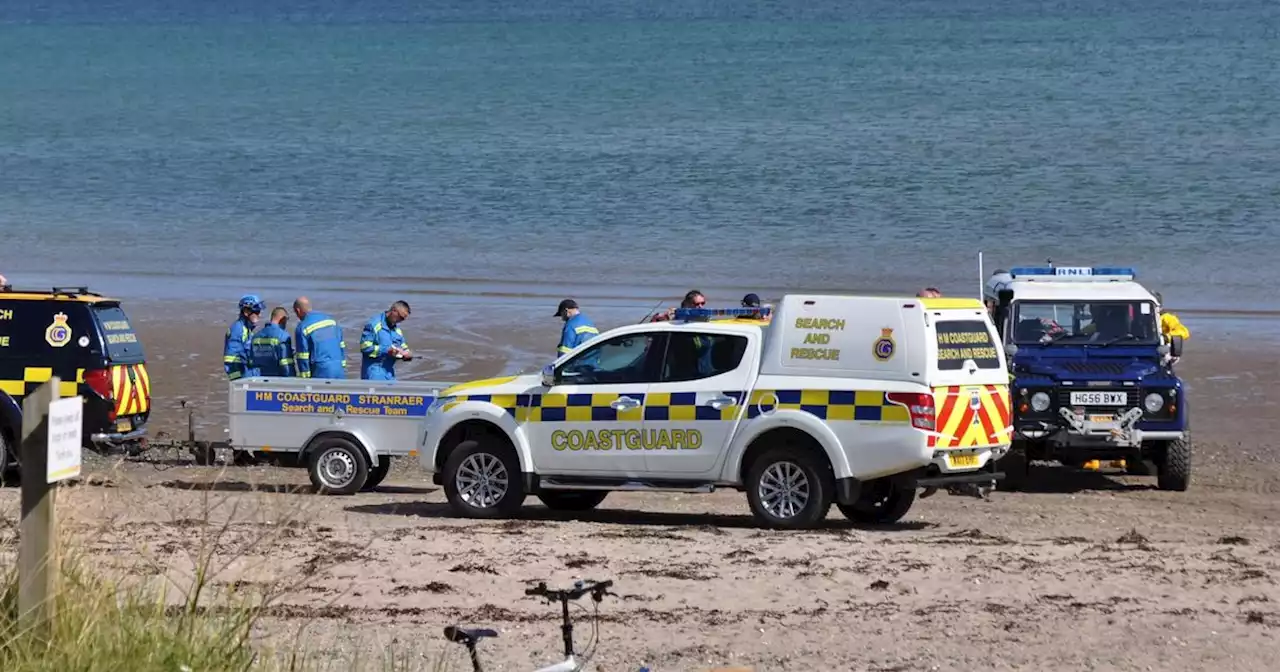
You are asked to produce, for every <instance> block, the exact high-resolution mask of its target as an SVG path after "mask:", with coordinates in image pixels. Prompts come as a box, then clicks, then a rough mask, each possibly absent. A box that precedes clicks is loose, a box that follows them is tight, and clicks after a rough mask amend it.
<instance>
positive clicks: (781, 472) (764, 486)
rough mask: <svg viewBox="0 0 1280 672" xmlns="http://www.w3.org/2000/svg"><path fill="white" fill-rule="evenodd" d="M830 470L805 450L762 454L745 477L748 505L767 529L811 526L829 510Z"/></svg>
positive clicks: (779, 450) (774, 451)
mask: <svg viewBox="0 0 1280 672" xmlns="http://www.w3.org/2000/svg"><path fill="white" fill-rule="evenodd" d="M832 481H833V479H832V477H831V474H830V470H829V469H827V468H826V465H825V464H819V462H818V460H817V459H815V457H814V456H813V455H811V454H810V453H809V452H808V451H804V450H800V449H792V448H778V449H774V450H770V451H768V452H767V453H765V454H764V455H761V456H760V457H759V458H758V459H757V460H756V461H755V463H754V464H752V465H751V471H750V473H749V474H748V477H747V502H748V503H749V504H750V505H751V513H752V514H754V515H755V517H756V520H757V521H759V522H760V523H762V524H764V525H765V526H768V527H778V528H788V529H800V528H806V527H813V526H814V525H816V524H817V523H819V522H820V521H821V520H822V519H823V518H826V517H827V511H829V510H830V509H831V493H832V492H833V491H834V489H835V488H834V484H833V482H832Z"/></svg>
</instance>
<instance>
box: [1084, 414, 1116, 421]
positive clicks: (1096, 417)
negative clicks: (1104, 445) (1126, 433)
mask: <svg viewBox="0 0 1280 672" xmlns="http://www.w3.org/2000/svg"><path fill="white" fill-rule="evenodd" d="M1115 419H1116V416H1114V415H1091V416H1089V422H1111V421H1112V420H1115Z"/></svg>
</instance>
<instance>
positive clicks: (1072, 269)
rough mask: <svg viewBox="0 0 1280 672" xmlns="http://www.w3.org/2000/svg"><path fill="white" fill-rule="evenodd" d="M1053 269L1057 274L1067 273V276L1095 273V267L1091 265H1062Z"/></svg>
mask: <svg viewBox="0 0 1280 672" xmlns="http://www.w3.org/2000/svg"><path fill="white" fill-rule="evenodd" d="M1053 271H1054V273H1055V274H1056V275H1067V276H1082V275H1093V268H1092V267H1091V266H1062V267H1059V268H1055V269H1053Z"/></svg>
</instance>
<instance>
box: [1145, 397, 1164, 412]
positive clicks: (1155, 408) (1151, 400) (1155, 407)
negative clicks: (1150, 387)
mask: <svg viewBox="0 0 1280 672" xmlns="http://www.w3.org/2000/svg"><path fill="white" fill-rule="evenodd" d="M1142 406H1143V407H1144V408H1146V409H1147V412H1148V413H1159V412H1160V409H1162V408H1164V397H1162V396H1160V393H1159V392H1152V393H1151V394H1148V395H1147V396H1146V397H1145V398H1144V399H1143V400H1142Z"/></svg>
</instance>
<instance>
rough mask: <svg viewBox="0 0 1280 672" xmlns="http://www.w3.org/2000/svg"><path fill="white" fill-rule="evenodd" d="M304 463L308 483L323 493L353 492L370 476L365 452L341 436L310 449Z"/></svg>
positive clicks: (342, 493)
mask: <svg viewBox="0 0 1280 672" xmlns="http://www.w3.org/2000/svg"><path fill="white" fill-rule="evenodd" d="M307 466H308V468H307V471H308V472H309V474H310V476H311V484H312V485H314V486H315V487H316V489H317V490H319V491H321V492H323V493H326V494H337V495H352V494H355V493H356V492H359V491H360V488H362V487H364V483H365V481H366V480H367V479H368V478H369V461H368V460H367V459H366V458H365V456H364V451H362V450H360V448H359V447H358V446H356V445H355V444H354V443H352V442H351V441H348V440H347V439H343V438H332V439H326V440H325V441H324V442H323V443H321V444H320V446H319V447H317V448H316V449H315V450H313V451H312V452H311V460H310V464H309V465H307Z"/></svg>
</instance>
